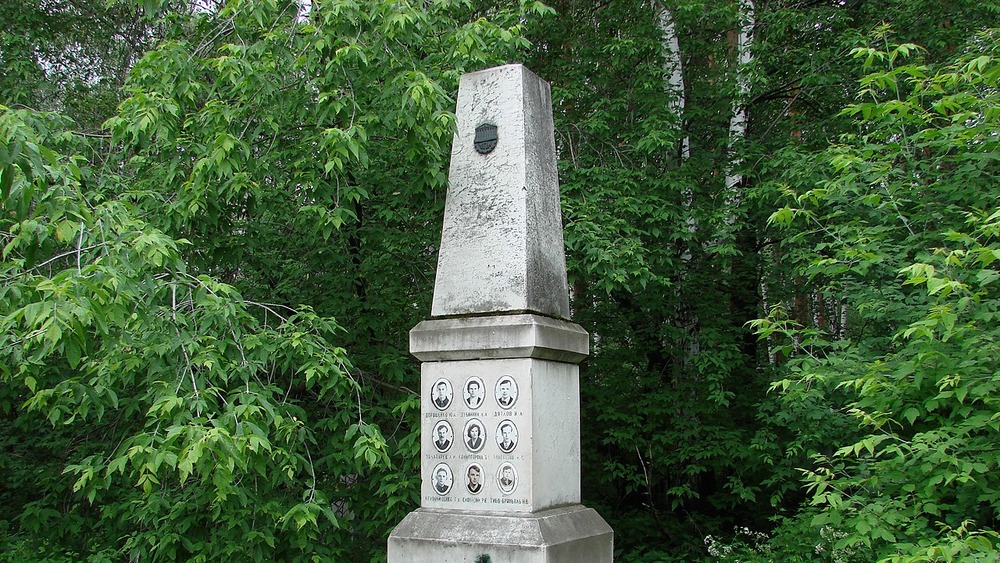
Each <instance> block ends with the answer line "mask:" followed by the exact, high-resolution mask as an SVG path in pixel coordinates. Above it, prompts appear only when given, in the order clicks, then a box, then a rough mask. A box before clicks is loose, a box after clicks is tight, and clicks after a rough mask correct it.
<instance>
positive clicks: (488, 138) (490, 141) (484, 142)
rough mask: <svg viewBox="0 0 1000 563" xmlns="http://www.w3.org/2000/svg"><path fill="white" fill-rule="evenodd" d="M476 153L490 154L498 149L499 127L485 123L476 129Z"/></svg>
mask: <svg viewBox="0 0 1000 563" xmlns="http://www.w3.org/2000/svg"><path fill="white" fill-rule="evenodd" d="M475 147H476V152H478V153H479V154H490V153H491V152H493V149H495V148H496V147H497V126H496V125H491V124H489V123H483V124H482V125H480V126H479V127H476V140H475Z"/></svg>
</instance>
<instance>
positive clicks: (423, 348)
mask: <svg viewBox="0 0 1000 563" xmlns="http://www.w3.org/2000/svg"><path fill="white" fill-rule="evenodd" d="M410 353H411V354H413V355H414V356H416V357H417V358H418V359H419V360H421V361H424V362H434V361H454V360H482V359H501V358H537V359H542V360H552V361H557V362H565V363H573V364H575V363H579V362H580V361H582V360H583V359H584V358H586V357H587V356H588V355H589V353H590V338H589V335H588V334H587V331H585V330H584V329H583V327H581V326H580V325H578V324H576V323H573V322H570V321H565V320H561V319H556V318H553V317H548V316H545V315H539V314H535V313H523V314H515V315H510V314H498V315H485V316H484V315H476V316H468V317H449V318H440V319H430V320H426V321H423V322H421V323H419V324H417V326H415V327H413V329H412V330H410Z"/></svg>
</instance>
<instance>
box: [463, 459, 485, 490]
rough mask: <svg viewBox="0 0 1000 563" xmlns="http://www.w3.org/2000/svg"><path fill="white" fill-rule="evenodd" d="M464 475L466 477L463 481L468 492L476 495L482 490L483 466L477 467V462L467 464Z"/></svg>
mask: <svg viewBox="0 0 1000 563" xmlns="http://www.w3.org/2000/svg"><path fill="white" fill-rule="evenodd" d="M466 476H467V477H468V480H467V481H466V483H465V486H466V488H468V489H469V492H470V493H472V494H474V495H478V494H479V492H480V491H482V490H483V468H482V467H479V464H476V463H473V464H472V465H470V466H469V471H468V472H467V473H466Z"/></svg>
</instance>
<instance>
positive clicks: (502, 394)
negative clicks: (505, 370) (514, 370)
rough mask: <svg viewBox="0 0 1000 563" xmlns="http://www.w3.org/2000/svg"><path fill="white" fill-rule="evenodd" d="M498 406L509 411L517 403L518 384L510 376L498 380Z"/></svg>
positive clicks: (496, 391) (496, 390)
mask: <svg viewBox="0 0 1000 563" xmlns="http://www.w3.org/2000/svg"><path fill="white" fill-rule="evenodd" d="M494 392H495V393H496V398H497V404H498V405H500V407H501V408H505V409H509V408H511V407H513V406H514V403H516V402H517V382H516V381H514V378H513V377H511V376H509V375H504V376H502V377H501V378H500V379H498V380H497V385H496V389H495V390H494Z"/></svg>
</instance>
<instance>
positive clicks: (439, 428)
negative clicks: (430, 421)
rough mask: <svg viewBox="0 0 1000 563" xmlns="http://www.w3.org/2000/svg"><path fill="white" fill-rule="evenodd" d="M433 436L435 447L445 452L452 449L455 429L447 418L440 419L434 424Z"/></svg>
mask: <svg viewBox="0 0 1000 563" xmlns="http://www.w3.org/2000/svg"><path fill="white" fill-rule="evenodd" d="M431 438H432V439H433V442H434V449H435V450H437V451H439V452H441V453H444V452H446V451H448V450H450V449H451V444H452V443H453V442H454V441H455V431H454V430H452V429H451V424H449V423H448V421H447V420H439V421H438V423H437V424H435V425H434V432H432V433H431Z"/></svg>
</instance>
